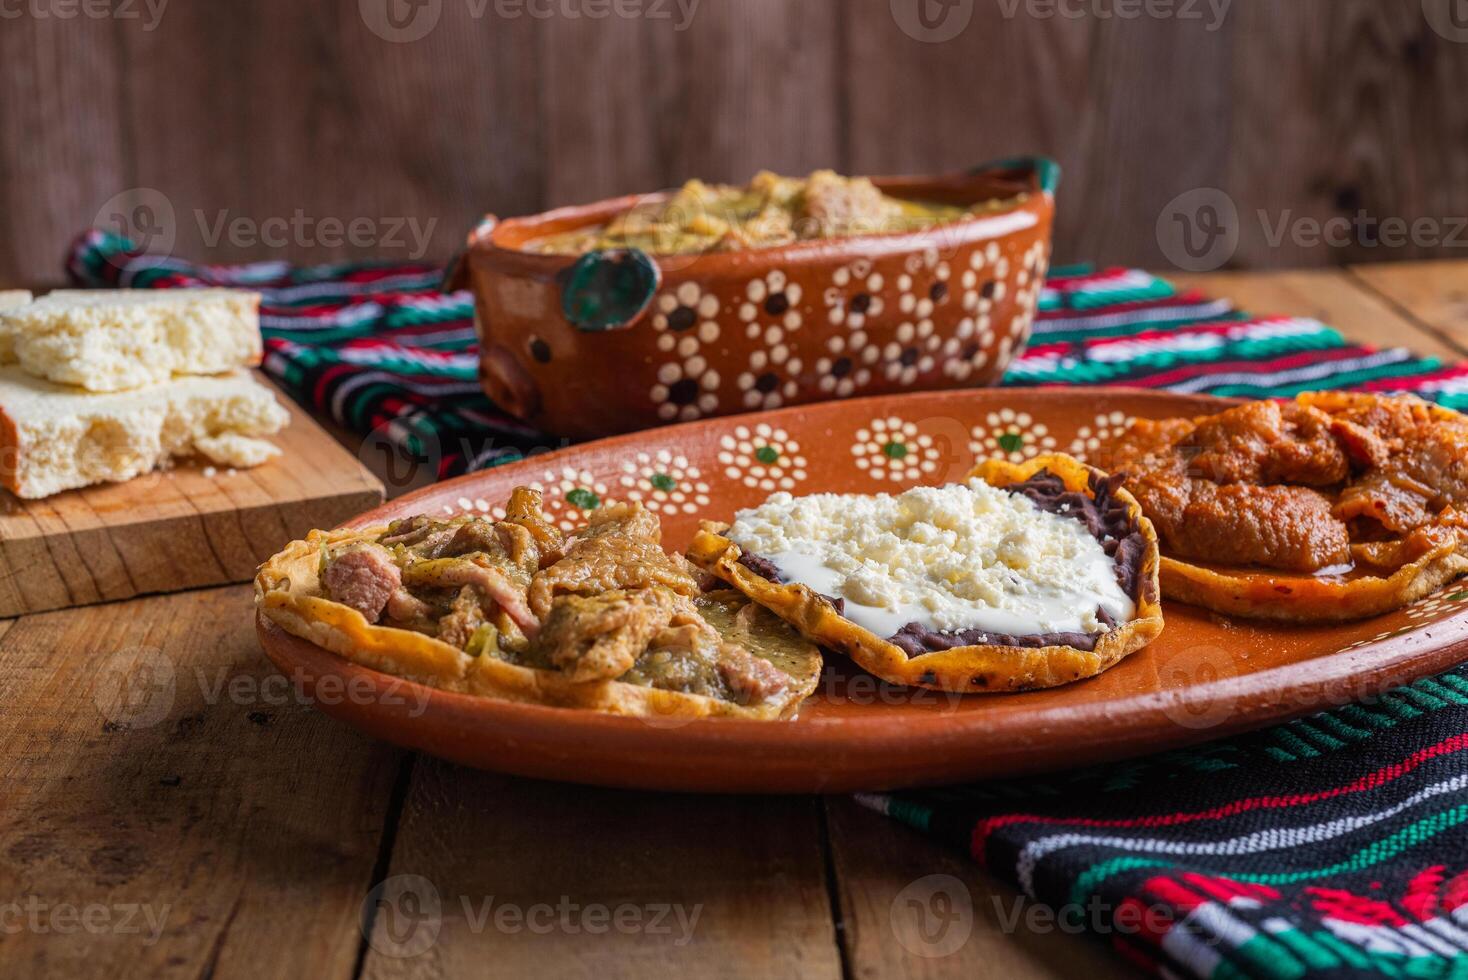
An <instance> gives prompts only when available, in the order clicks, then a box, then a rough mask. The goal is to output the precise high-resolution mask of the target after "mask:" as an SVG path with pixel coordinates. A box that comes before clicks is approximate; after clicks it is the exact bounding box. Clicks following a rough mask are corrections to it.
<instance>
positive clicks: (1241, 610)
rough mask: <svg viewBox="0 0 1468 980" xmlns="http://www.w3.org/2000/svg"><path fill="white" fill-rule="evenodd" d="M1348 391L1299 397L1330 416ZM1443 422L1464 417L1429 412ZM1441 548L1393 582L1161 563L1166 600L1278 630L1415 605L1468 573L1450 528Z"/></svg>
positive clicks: (1467, 558)
mask: <svg viewBox="0 0 1468 980" xmlns="http://www.w3.org/2000/svg"><path fill="white" fill-rule="evenodd" d="M1350 397H1351V393H1349V392H1337V391H1315V392H1305V393H1303V394H1300V395H1298V396H1297V397H1296V399H1295V400H1296V401H1297V402H1299V403H1300V404H1301V405H1307V406H1311V407H1314V408H1319V409H1322V410H1323V411H1326V412H1329V411H1331V409H1332V408H1333V407H1336V406H1338V405H1340V404H1341V403H1342V402H1343V401H1345V400H1348V399H1349V398H1350ZM1429 412H1430V413H1431V415H1432V416H1433V418H1436V419H1450V418H1453V419H1456V418H1457V417H1458V415H1459V413H1457V412H1454V411H1452V410H1451V409H1447V408H1443V407H1442V406H1441V405H1430V406H1429ZM1439 537H1440V540H1439V541H1438V543H1437V544H1436V546H1434V547H1432V548H1431V549H1429V550H1428V551H1426V552H1424V553H1423V554H1422V555H1421V556H1420V557H1418V558H1417V559H1416V560H1415V561H1412V562H1409V563H1408V564H1405V565H1403V566H1401V567H1400V568H1398V569H1397V570H1396V571H1395V572H1393V573H1392V574H1391V575H1388V576H1385V577H1382V576H1377V575H1363V576H1359V577H1357V578H1352V579H1328V578H1316V577H1315V576H1312V575H1298V574H1290V573H1288V572H1273V571H1269V570H1260V571H1257V572H1256V571H1252V570H1251V571H1239V572H1231V571H1227V570H1223V571H1221V570H1218V569H1213V568H1205V567H1203V566H1200V565H1194V564H1191V563H1190V562H1187V561H1183V560H1180V559H1177V558H1168V557H1164V558H1163V559H1162V594H1163V596H1165V597H1166V598H1168V599H1175V600H1177V601H1178V602H1186V603H1188V604H1189V605H1194V606H1202V607H1203V608H1204V609H1211V610H1213V611H1214V612H1217V613H1222V614H1224V615H1226V616H1238V617H1239V618H1241V619H1262V620H1268V621H1272V622H1277V623H1343V622H1349V621H1351V620H1356V619H1369V618H1370V617H1372V616H1380V615H1382V614H1384V613H1389V612H1392V611H1394V610H1397V609H1401V608H1402V607H1403V606H1405V605H1407V604H1408V603H1412V602H1416V601H1417V600H1418V599H1422V598H1425V597H1426V596H1429V595H1431V594H1432V593H1434V592H1436V591H1437V590H1438V589H1440V588H1442V587H1443V586H1444V585H1446V584H1448V583H1449V582H1451V581H1453V580H1454V579H1456V578H1458V577H1460V576H1462V575H1465V574H1468V554H1465V552H1468V541H1464V542H1462V543H1460V542H1459V539H1458V536H1457V535H1456V534H1454V533H1452V532H1451V530H1447V529H1445V533H1443V534H1441V535H1439Z"/></svg>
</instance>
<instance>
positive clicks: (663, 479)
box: [647, 473, 678, 493]
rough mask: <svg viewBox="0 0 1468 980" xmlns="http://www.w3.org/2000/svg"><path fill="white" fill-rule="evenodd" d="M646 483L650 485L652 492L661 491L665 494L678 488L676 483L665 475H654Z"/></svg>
mask: <svg viewBox="0 0 1468 980" xmlns="http://www.w3.org/2000/svg"><path fill="white" fill-rule="evenodd" d="M647 482H648V483H651V484H652V487H653V489H654V490H661V491H663V493H667V492H668V491H669V490H672V489H673V488H675V487H676V486H678V481H677V480H675V479H673V478H672V477H671V476H669V475H668V474H666V473H654V474H653V475H652V476H650V477H649V478H648V480H647Z"/></svg>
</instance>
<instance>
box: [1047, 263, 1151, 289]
mask: <svg viewBox="0 0 1468 980" xmlns="http://www.w3.org/2000/svg"><path fill="white" fill-rule="evenodd" d="M1133 271H1134V270H1132V269H1128V268H1127V267H1126V266H1121V265H1114V266H1110V267H1109V268H1106V269H1099V270H1097V271H1095V272H1092V273H1088V274H1086V275H1080V276H1075V277H1073V278H1070V279H1059V280H1051V281H1049V282H1047V283H1046V286H1048V287H1049V288H1051V289H1053V290H1055V291H1056V292H1058V293H1073V292H1076V291H1077V290H1082V289H1085V288H1087V287H1089V286H1094V285H1096V284H1097V283H1105V282H1115V281H1117V280H1120V279H1125V278H1126V277H1127V276H1128V275H1129V274H1130V273H1132V272H1133Z"/></svg>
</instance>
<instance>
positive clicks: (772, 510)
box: [728, 480, 1136, 637]
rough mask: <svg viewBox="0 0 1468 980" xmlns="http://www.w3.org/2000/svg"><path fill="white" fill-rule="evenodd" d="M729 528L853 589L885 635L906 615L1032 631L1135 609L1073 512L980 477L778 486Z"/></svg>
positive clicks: (867, 621)
mask: <svg viewBox="0 0 1468 980" xmlns="http://www.w3.org/2000/svg"><path fill="white" fill-rule="evenodd" d="M728 537H729V538H730V539H731V540H732V541H734V542H735V543H736V544H738V545H739V546H740V548H742V549H743V550H744V551H746V552H748V553H750V554H754V555H758V556H760V557H762V558H765V559H767V560H769V561H771V562H773V563H774V565H775V567H776V568H778V569H779V570H780V572H781V574H782V575H783V576H784V578H785V579H786V580H787V581H791V582H800V583H803V584H805V585H807V586H809V587H810V588H812V589H814V590H815V591H817V592H820V593H822V594H824V595H829V596H833V597H840V598H842V599H844V600H846V610H845V615H846V617H847V618H848V619H850V620H851V621H852V622H854V623H856V624H857V625H859V626H862V627H864V628H866V629H868V630H870V631H871V632H873V633H875V634H876V635H878V636H884V637H885V636H892V635H894V634H895V633H897V632H898V631H899V630H901V629H902V627H903V626H905V625H907V624H909V623H918V624H921V625H923V626H925V627H927V628H929V629H932V630H938V631H945V630H946V631H951V630H960V629H982V630H987V631H989V632H995V633H1009V634H1013V635H1027V634H1037V633H1057V632H1073V631H1080V632H1087V633H1095V632H1100V631H1101V630H1102V629H1103V628H1104V627H1103V625H1102V623H1101V622H1100V621H1099V620H1098V618H1097V616H1096V610H1097V608H1098V607H1099V608H1102V609H1105V610H1106V612H1107V613H1108V614H1109V615H1111V616H1112V617H1113V618H1115V619H1116V620H1117V621H1118V622H1125V621H1126V620H1129V619H1131V618H1132V616H1133V615H1134V614H1135V612H1136V607H1135V604H1134V603H1133V602H1132V600H1131V599H1130V598H1129V597H1128V596H1127V595H1126V594H1125V593H1123V592H1122V590H1121V586H1120V585H1118V584H1117V581H1116V574H1115V564H1114V562H1113V561H1112V559H1111V558H1110V557H1109V556H1108V555H1107V554H1106V552H1105V551H1104V550H1102V548H1101V544H1100V542H1098V541H1097V540H1096V539H1095V538H1094V537H1092V536H1091V535H1090V533H1088V532H1087V530H1086V527H1085V525H1084V524H1082V523H1081V522H1080V521H1077V520H1076V519H1075V518H1073V517H1063V516H1059V515H1055V514H1049V513H1045V512H1044V511H1041V510H1037V509H1036V508H1035V506H1034V505H1033V504H1032V503H1030V501H1029V500H1027V499H1026V498H1024V497H1022V496H1018V495H1014V494H1009V493H1006V492H1004V491H1003V490H999V489H997V488H995V487H992V486H990V485H989V484H987V483H984V482H982V481H980V480H973V481H970V482H969V483H967V484H951V485H949V486H945V487H915V488H913V489H912V490H908V491H907V492H906V493H902V494H899V495H896V496H893V495H890V494H877V495H873V496H866V495H861V494H815V495H813V496H809V497H798V498H797V497H792V496H791V495H790V494H788V493H777V494H774V495H773V496H771V497H770V498H769V499H768V500H767V501H765V503H764V504H762V505H760V506H759V507H756V508H753V509H751V510H742V511H740V512H739V513H738V514H736V515H735V520H734V524H733V526H732V527H730V529H729V531H728Z"/></svg>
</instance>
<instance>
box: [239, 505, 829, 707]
mask: <svg viewBox="0 0 1468 980" xmlns="http://www.w3.org/2000/svg"><path fill="white" fill-rule="evenodd" d="M384 530H385V528H384V527H372V528H365V529H363V530H355V531H354V530H337V531H312V532H311V533H310V534H309V535H308V536H307V538H306V539H305V540H304V541H293V542H291V543H290V544H289V545H288V546H287V547H286V548H285V549H284V550H283V551H281V552H280V553H279V554H277V555H275V556H274V557H273V558H271V559H270V560H269V561H267V562H265V564H263V565H261V566H260V569H259V571H258V573H257V574H256V576H255V604H256V607H257V608H258V609H259V611H260V613H261V615H263V616H265V617H266V618H267V619H269V620H270V621H271V622H273V623H275V624H276V625H278V626H279V627H280V628H281V629H283V630H285V631H286V632H287V633H290V634H291V635H293V636H298V637H300V638H301V639H303V640H308V641H310V642H311V643H314V644H316V645H317V646H319V647H323V648H325V649H326V650H329V651H331V652H332V653H334V654H336V655H337V656H339V657H343V658H345V659H347V660H350V661H352V662H353V663H356V664H360V665H361V666H363V667H368V668H371V669H372V670H376V671H380V672H381V673H384V674H391V675H393V676H395V677H401V678H404V679H405V680H410V681H415V682H417V683H420V684H426V685H428V686H430V687H436V688H440V689H442V690H446V691H455V692H458V693H462V694H470V695H475V696H478V697H486V698H497V699H499V700H502V701H515V702H519V703H522V704H539V705H548V706H552V707H561V708H583V709H589V710H592V711H601V712H605V713H607V714H614V715H632V716H636V717H643V718H652V717H656V718H679V719H685V718H686V719H695V718H715V717H723V718H743V719H747V720H752V721H772V720H776V719H781V718H788V717H790V716H791V715H793V714H795V711H796V709H797V708H798V707H799V706H800V703H801V702H802V701H803V700H805V698H806V697H807V696H808V695H809V694H810V693H811V692H812V691H813V690H815V687H816V684H817V683H818V682H819V681H820V675H821V653H820V651H819V650H818V649H816V648H815V647H814V646H811V647H809V650H808V654H809V655H808V657H806V658H805V659H804V660H803V662H802V664H801V668H800V670H799V671H798V672H794V673H792V672H789V671H785V673H786V675H787V676H788V677H789V678H790V684H789V685H788V686H787V688H786V689H785V691H784V692H782V693H781V694H780V695H779V696H778V697H777V698H774V699H771V700H770V701H769V702H766V703H763V704H759V705H742V704H738V703H736V702H733V701H724V700H720V699H718V698H711V697H706V696H704V695H700V694H685V693H683V692H680V691H665V690H659V689H657V688H651V687H645V686H642V685H638V684H628V683H625V682H622V681H617V680H596V681H587V682H582V683H577V684H573V683H571V681H570V680H568V679H567V678H566V676H565V675H564V674H562V673H561V672H560V671H555V670H543V669H539V668H533V667H522V666H520V665H517V664H512V663H508V662H506V661H504V660H500V659H498V658H496V657H493V656H490V655H488V654H482V655H480V656H478V657H471V656H469V655H468V654H467V653H465V652H464V651H462V650H460V649H459V648H458V647H455V646H452V645H450V644H448V643H444V642H443V641H442V640H439V639H437V638H435V637H432V636H428V635H427V634H425V633H418V632H415V631H413V630H407V629H399V628H397V627H392V626H378V625H375V624H372V623H369V622H367V620H366V618H364V617H363V616H362V614H361V613H359V612H357V610H355V609H352V608H349V607H348V606H344V605H342V604H341V603H339V602H333V601H332V600H331V599H328V598H326V597H325V595H324V593H323V590H322V587H321V580H320V575H319V572H318V569H319V563H320V560H321V551H322V548H323V547H337V546H340V545H345V544H350V543H354V542H358V541H374V540H376V539H377V537H378V536H379V535H381V534H382V533H383V531H384ZM771 622H774V623H775V625H780V624H779V623H778V622H777V621H775V620H773V619H772V620H771ZM782 628H783V627H782Z"/></svg>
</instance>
